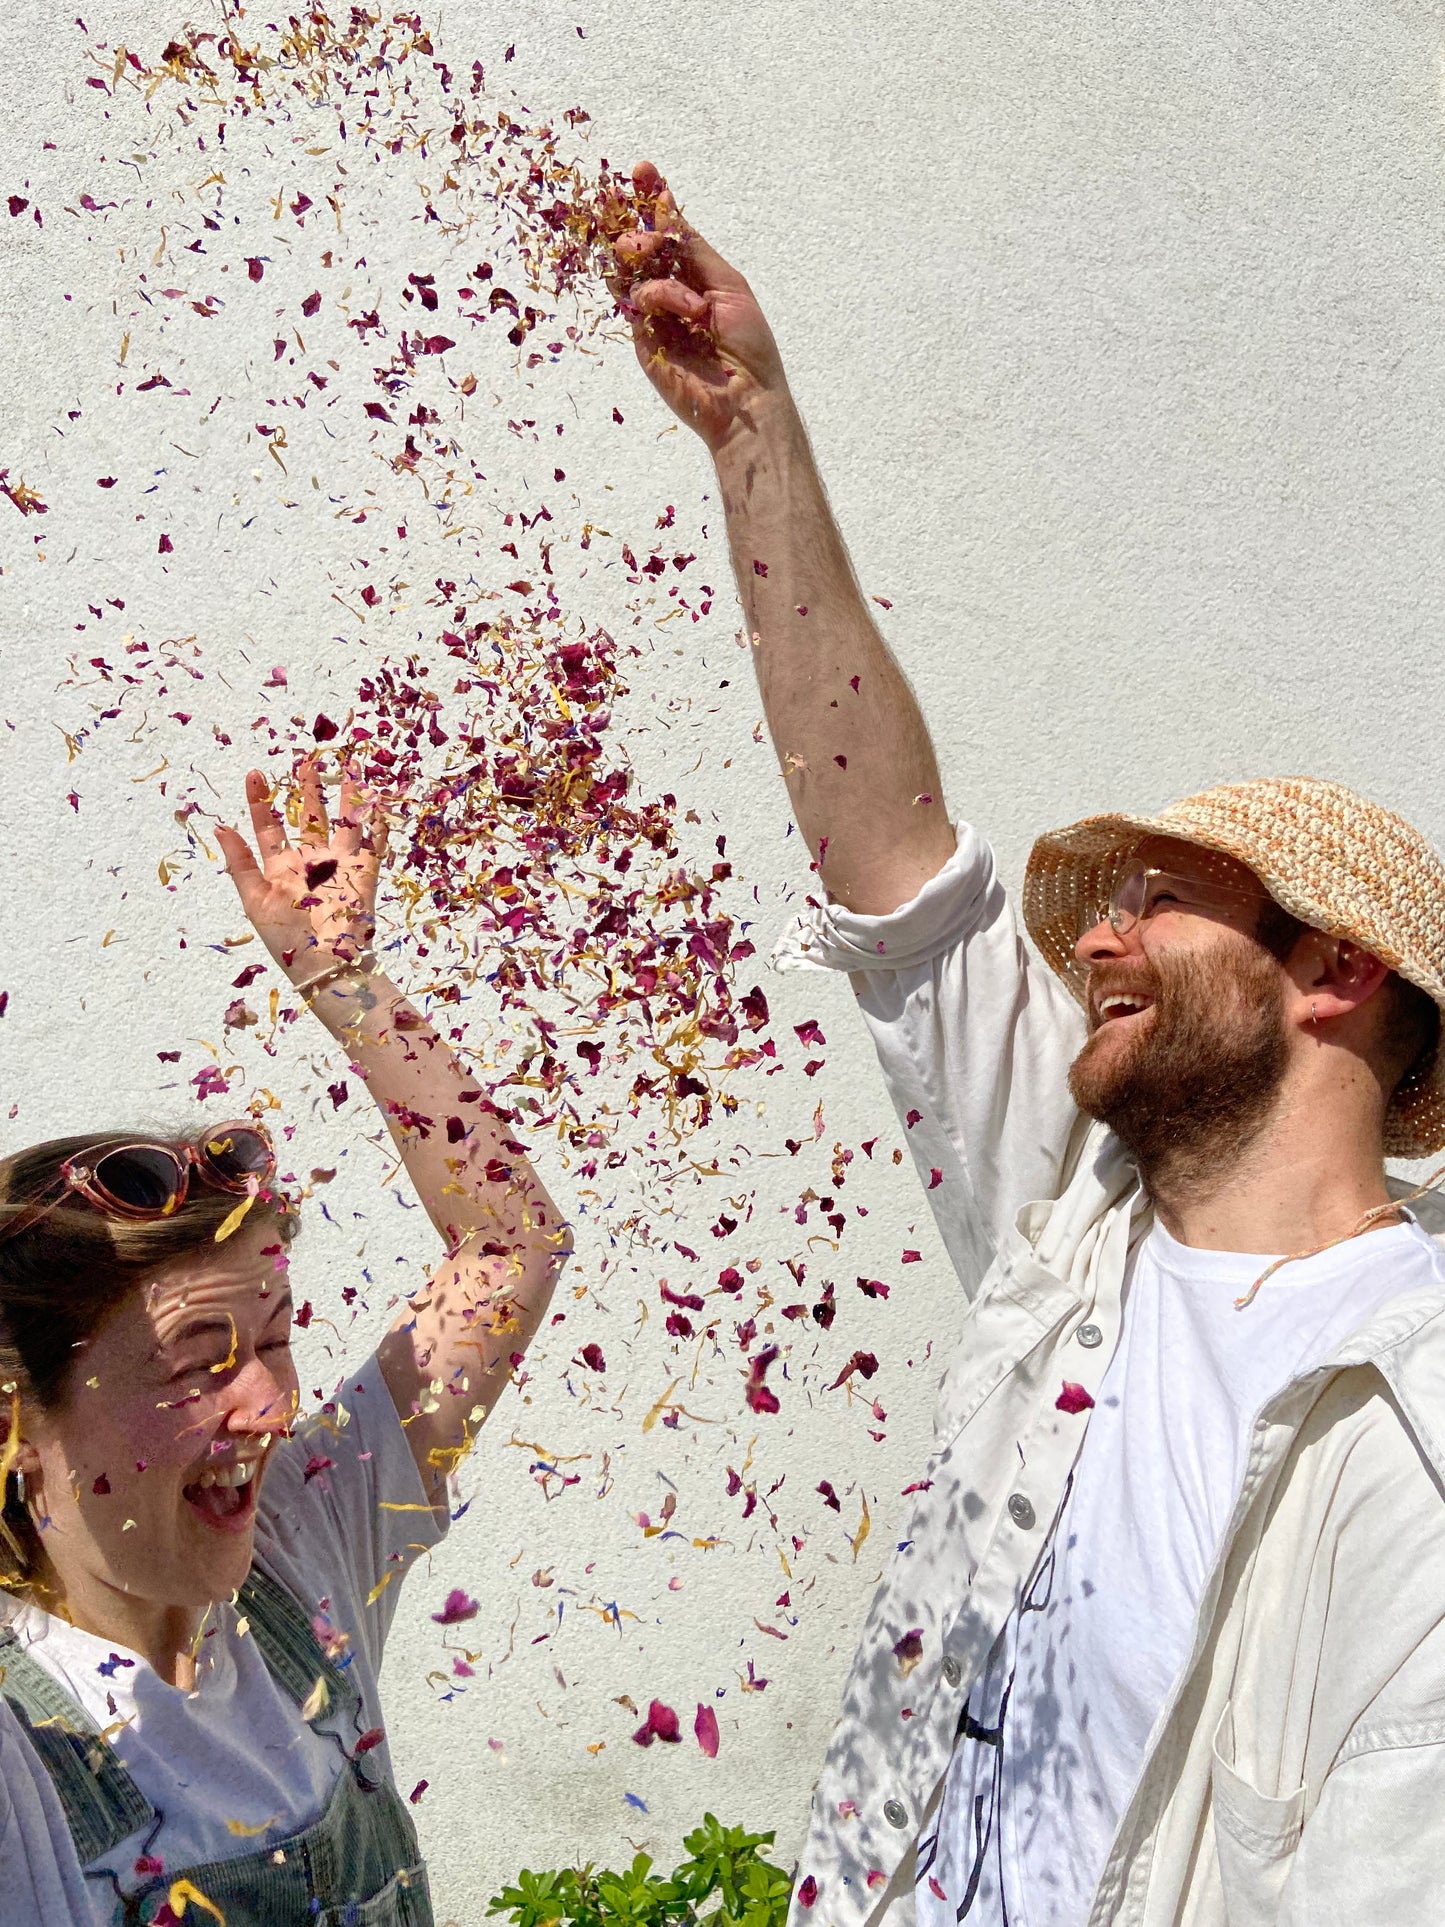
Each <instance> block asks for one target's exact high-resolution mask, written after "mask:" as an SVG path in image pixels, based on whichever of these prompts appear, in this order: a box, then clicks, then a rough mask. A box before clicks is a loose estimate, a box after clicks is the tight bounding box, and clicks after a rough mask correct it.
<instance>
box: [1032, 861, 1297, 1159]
mask: <svg viewBox="0 0 1445 1927" xmlns="http://www.w3.org/2000/svg"><path fill="white" fill-rule="evenodd" d="M1138 854H1139V857H1140V859H1141V860H1142V861H1143V862H1144V863H1145V864H1147V865H1148V866H1150V867H1151V868H1157V869H1160V870H1165V871H1168V872H1170V873H1173V874H1175V875H1177V876H1178V877H1179V879H1180V882H1179V883H1178V884H1173V883H1171V882H1170V881H1169V880H1168V879H1163V880H1155V881H1154V882H1153V883H1152V884H1151V889H1150V896H1149V899H1148V903H1147V906H1146V911H1145V914H1144V915H1143V916H1142V917H1141V918H1140V920H1139V921H1138V922H1137V923H1136V924H1135V925H1134V926H1133V928H1132V929H1129V930H1127V931H1126V932H1125V933H1124V934H1123V935H1120V934H1119V933H1117V932H1116V931H1115V930H1114V929H1113V927H1112V926H1111V925H1110V924H1109V923H1108V922H1107V921H1105V922H1101V923H1099V924H1096V925H1095V926H1094V927H1093V928H1092V929H1091V930H1087V931H1085V932H1084V934H1083V935H1082V936H1081V937H1080V939H1079V943H1078V947H1077V951H1076V954H1077V955H1078V957H1079V959H1080V961H1081V962H1084V963H1086V964H1087V965H1088V967H1089V976H1088V1019H1089V1041H1088V1042H1087V1043H1086V1044H1085V1046H1084V1048H1083V1050H1082V1051H1081V1052H1080V1053H1079V1055H1078V1057H1077V1058H1076V1059H1075V1061H1074V1065H1073V1068H1072V1070H1071V1071H1070V1074H1069V1087H1070V1090H1071V1091H1072V1093H1073V1096H1074V1101H1075V1102H1076V1103H1077V1104H1078V1105H1079V1108H1080V1109H1081V1110H1083V1111H1085V1112H1087V1113H1088V1114H1089V1115H1090V1116H1091V1117H1097V1118H1100V1119H1102V1120H1103V1121H1104V1122H1105V1123H1107V1124H1108V1125H1110V1127H1111V1128H1112V1129H1113V1130H1114V1131H1115V1132H1117V1134H1118V1135H1119V1137H1121V1138H1122V1139H1123V1141H1124V1142H1125V1143H1126V1144H1127V1145H1128V1146H1129V1147H1130V1149H1131V1150H1132V1151H1133V1152H1134V1154H1135V1156H1136V1158H1137V1159H1138V1161H1139V1164H1140V1168H1141V1169H1142V1170H1143V1172H1144V1173H1145V1175H1146V1177H1149V1176H1155V1177H1157V1176H1158V1175H1159V1173H1160V1171H1161V1170H1163V1169H1166V1168H1167V1169H1168V1170H1169V1171H1170V1172H1171V1174H1172V1172H1173V1170H1174V1168H1175V1166H1176V1165H1178V1166H1179V1167H1180V1168H1181V1169H1182V1168H1183V1167H1184V1166H1186V1165H1187V1166H1189V1167H1190V1168H1191V1169H1193V1170H1197V1171H1198V1172H1199V1173H1200V1174H1203V1172H1205V1171H1206V1170H1208V1169H1209V1168H1217V1166H1218V1164H1219V1163H1221V1162H1224V1161H1227V1160H1229V1159H1231V1158H1232V1157H1233V1156H1235V1155H1236V1154H1237V1153H1238V1151H1239V1150H1240V1149H1241V1148H1242V1147H1243V1145H1244V1144H1245V1143H1247V1142H1248V1140H1249V1138H1250V1137H1251V1136H1252V1135H1253V1134H1254V1132H1255V1131H1256V1130H1257V1129H1258V1127H1259V1126H1260V1124H1262V1123H1263V1121H1264V1119H1265V1117H1266V1116H1267V1115H1268V1113H1269V1110H1270V1108H1271V1107H1272V1105H1273V1103H1274V1101H1275V1098H1276V1097H1277V1095H1278V1092H1279V1088H1280V1085H1281V1083H1282V1081H1283V1078H1284V1074H1285V1070H1286V1068H1287V1065H1288V1061H1289V1043H1288V1034H1287V1029H1286V1025H1285V1020H1284V983H1285V973H1284V971H1283V969H1282V967H1281V965H1280V964H1279V963H1278V962H1277V960H1276V959H1275V958H1274V957H1273V956H1272V955H1271V954H1270V952H1269V951H1268V950H1266V949H1265V948H1264V946H1263V945H1262V944H1260V943H1259V942H1258V941H1257V939H1256V938H1255V936H1254V934H1253V933H1254V930H1255V928H1256V925H1257V922H1258V918H1259V914H1260V910H1261V908H1262V903H1263V897H1264V893H1263V891H1262V889H1261V886H1260V884H1259V882H1258V880H1257V879H1256V878H1255V877H1254V875H1253V874H1252V872H1251V871H1249V870H1247V869H1246V868H1245V867H1244V865H1243V864H1240V863H1235V862H1233V861H1232V860H1231V859H1229V858H1227V857H1216V856H1215V855H1214V854H1213V853H1212V852H1210V851H1207V850H1201V849H1199V848H1198V847H1197V846H1195V845H1192V844H1189V843H1183V842H1179V841H1176V840H1175V839H1173V838H1169V837H1151V838H1149V839H1148V840H1147V841H1146V842H1144V843H1143V844H1142V845H1141V846H1140V849H1139V852H1138ZM1191 884H1197V885H1198V886H1199V888H1198V890H1197V892H1191V887H1190V886H1191ZM1227 890H1235V891H1238V892H1239V894H1238V895H1230V894H1226V891H1227Z"/></svg>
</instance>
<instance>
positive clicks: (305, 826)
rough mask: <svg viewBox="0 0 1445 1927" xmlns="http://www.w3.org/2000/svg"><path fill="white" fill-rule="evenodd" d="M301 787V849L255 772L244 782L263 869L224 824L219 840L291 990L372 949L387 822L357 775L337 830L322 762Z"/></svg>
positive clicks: (310, 767)
mask: <svg viewBox="0 0 1445 1927" xmlns="http://www.w3.org/2000/svg"><path fill="white" fill-rule="evenodd" d="M296 778H297V784H298V787H299V789H300V792H301V810H302V820H301V830H300V834H299V838H298V840H297V841H296V842H295V843H293V842H292V841H291V839H290V837H289V836H288V835H287V833H286V823H285V819H284V818H283V817H282V815H281V814H280V812H279V811H278V810H275V809H273V808H272V806H271V791H270V785H269V784H268V783H267V781H266V778H265V776H264V775H263V773H262V772H261V771H260V770H256V769H253V770H251V771H249V772H248V774H247V776H246V801H247V803H248V804H249V806H250V811H251V828H252V830H253V832H254V834H255V838H256V850H257V851H259V852H260V861H259V862H258V861H257V857H256V853H255V852H254V851H253V850H252V848H251V845H250V844H249V843H248V842H247V840H246V838H245V837H244V836H243V835H242V834H241V832H240V831H239V830H235V829H232V828H230V827H229V826H228V825H221V826H220V827H218V829H217V831H216V838H217V841H218V842H219V843H220V846H221V852H222V854H223V855H224V857H225V859H226V870H227V873H228V875H229V876H230V878H231V881H232V882H233V883H234V884H235V886H236V894H237V895H238V896H239V897H240V899H241V908H242V909H243V910H244V911H245V913H246V915H247V917H248V918H249V919H250V921H251V924H252V926H253V928H254V929H255V931H256V934H257V936H259V937H260V939H261V941H262V943H264V944H265V946H266V948H267V950H269V951H270V953H271V955H272V956H273V957H274V958H275V960H276V962H277V963H278V964H280V966H281V968H282V969H283V970H284V971H285V972H286V974H287V976H288V977H290V978H291V980H292V982H293V983H306V982H307V981H308V980H309V979H310V978H312V977H316V976H319V975H320V973H321V972H322V971H323V970H328V969H330V968H331V966H332V964H334V963H336V962H338V961H340V960H343V959H349V958H353V957H356V956H358V955H360V953H361V952H362V951H363V950H365V949H366V948H367V947H368V945H369V944H370V942H371V939H372V936H373V934H374V932H375V929H376V885H377V878H378V876H379V875H380V872H381V865H382V862H383V860H384V859H385V856H386V819H385V816H384V814H383V813H382V811H381V809H380V807H379V806H378V804H377V802H376V800H375V799H374V798H373V797H371V796H369V795H368V794H367V793H366V792H365V791H364V790H363V789H362V787H361V785H360V783H359V782H358V781H357V780H356V778H355V776H354V775H353V773H352V772H351V771H350V770H349V769H348V770H346V771H344V772H343V774H342V778H341V798H340V803H341V808H340V814H339V815H338V816H337V818H336V821H335V822H334V823H332V822H331V821H330V820H329V818H328V815H327V809H326V800H325V797H324V796H323V794H322V787H321V770H320V767H319V766H318V764H317V763H316V761H315V759H314V758H312V757H308V758H307V759H306V760H305V761H304V762H303V763H302V764H301V766H300V768H299V769H298V770H297V773H296Z"/></svg>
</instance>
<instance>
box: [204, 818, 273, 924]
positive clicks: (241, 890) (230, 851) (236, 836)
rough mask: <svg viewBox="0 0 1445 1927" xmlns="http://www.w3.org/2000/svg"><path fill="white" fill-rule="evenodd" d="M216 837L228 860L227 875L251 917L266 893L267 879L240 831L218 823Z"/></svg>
mask: <svg viewBox="0 0 1445 1927" xmlns="http://www.w3.org/2000/svg"><path fill="white" fill-rule="evenodd" d="M215 835H216V841H217V842H218V843H219V844H220V846H221V855H222V856H223V857H224V858H225V860H226V874H227V876H229V877H230V879H231V881H232V883H234V884H235V886H236V894H237V896H238V897H239V898H240V899H241V908H242V909H243V910H244V911H245V912H246V915H247V916H248V917H249V916H250V915H251V914H252V911H253V909H254V908H255V907H256V906H257V904H258V903H259V901H260V899H261V897H262V896H264V894H265V891H266V879H265V877H264V876H263V875H262V874H261V866H260V864H259V863H257V861H256V858H255V854H254V852H253V851H252V849H251V846H250V844H249V843H248V842H247V841H246V839H245V837H244V836H242V835H241V833H240V831H239V830H233V829H232V828H231V826H230V825H229V824H228V823H218V824H217V825H216V831H215Z"/></svg>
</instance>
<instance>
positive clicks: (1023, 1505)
mask: <svg viewBox="0 0 1445 1927" xmlns="http://www.w3.org/2000/svg"><path fill="white" fill-rule="evenodd" d="M1008 1516H1009V1517H1010V1518H1011V1519H1012V1520H1013V1522H1014V1524H1015V1525H1016V1526H1022V1527H1023V1529H1024V1531H1025V1532H1027V1531H1028V1529H1029V1527H1030V1526H1031V1525H1032V1524H1033V1522H1034V1509H1033V1507H1032V1506H1031V1505H1030V1504H1029V1502H1028V1500H1027V1499H1026V1498H1025V1497H1024V1495H1023V1493H1022V1492H1011V1493H1010V1494H1009V1500H1008Z"/></svg>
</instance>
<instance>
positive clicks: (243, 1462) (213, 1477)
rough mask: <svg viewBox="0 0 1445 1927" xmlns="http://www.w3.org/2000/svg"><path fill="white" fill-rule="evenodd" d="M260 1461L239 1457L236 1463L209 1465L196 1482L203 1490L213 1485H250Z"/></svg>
mask: <svg viewBox="0 0 1445 1927" xmlns="http://www.w3.org/2000/svg"><path fill="white" fill-rule="evenodd" d="M259 1463H260V1461H259V1460H257V1459H237V1461H236V1463H235V1464H234V1465H223V1466H219V1467H217V1466H210V1465H208V1466H207V1467H206V1469H205V1471H204V1472H203V1473H202V1474H201V1476H200V1477H199V1478H198V1479H197V1480H196V1484H197V1485H198V1486H199V1487H200V1489H201V1490H202V1492H204V1491H205V1490H206V1489H207V1487H208V1486H213V1485H227V1486H238V1485H249V1484H250V1483H251V1481H252V1479H254V1478H255V1476H256V1467H257V1465H258V1464H259Z"/></svg>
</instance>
